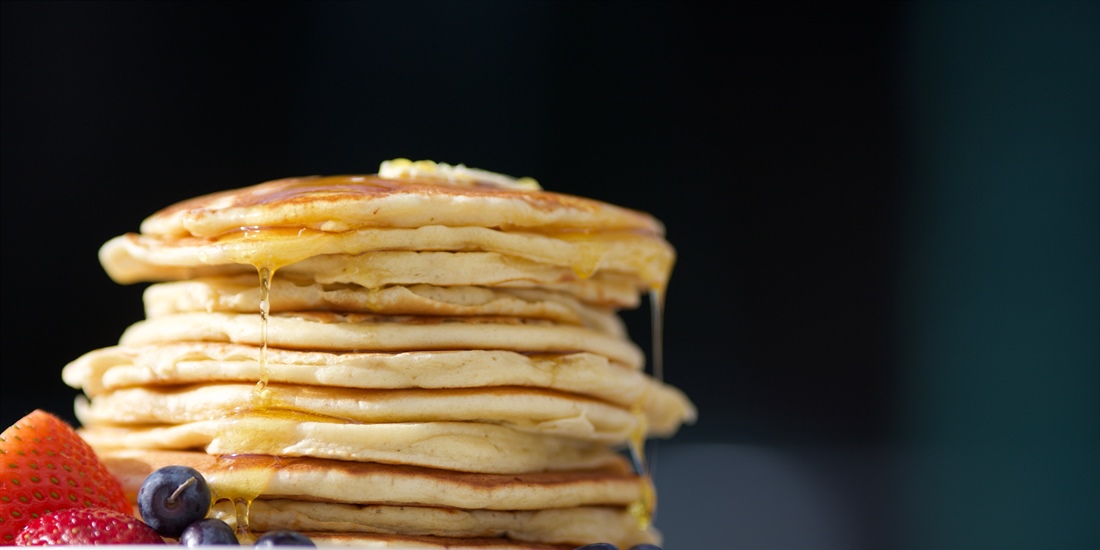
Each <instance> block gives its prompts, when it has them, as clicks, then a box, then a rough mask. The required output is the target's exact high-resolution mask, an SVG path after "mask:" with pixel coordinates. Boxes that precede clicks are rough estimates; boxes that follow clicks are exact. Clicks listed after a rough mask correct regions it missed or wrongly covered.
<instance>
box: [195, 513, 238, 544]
mask: <svg viewBox="0 0 1100 550" xmlns="http://www.w3.org/2000/svg"><path fill="white" fill-rule="evenodd" d="M180 544H182V545H183V546H187V547H195V546H215V545H230V546H238V545H240V544H241V543H240V541H238V540H237V533H234V532H233V528H232V527H230V526H229V524H228V523H226V522H224V521H222V520H220V519H215V518H206V519H200V520H199V521H196V522H195V523H192V524H191V525H188V526H187V529H184V530H183V534H182V535H180Z"/></svg>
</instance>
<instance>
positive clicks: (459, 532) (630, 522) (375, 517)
mask: <svg viewBox="0 0 1100 550" xmlns="http://www.w3.org/2000/svg"><path fill="white" fill-rule="evenodd" d="M235 516H236V514H234V513H223V514H222V519H224V520H227V522H228V521H233V520H235ZM248 526H249V529H252V530H256V531H261V532H262V531H269V530H274V529H286V528H289V529H294V530H297V531H313V532H337V533H364V534H367V533H369V534H385V535H397V534H400V535H406V536H437V537H450V538H462V539H466V540H468V539H470V538H471V537H477V538H486V537H501V538H506V539H509V540H514V541H528V542H542V543H555V544H570V545H572V546H573V547H576V546H581V545H584V544H587V541H593V540H600V541H609V542H610V541H614V543H616V544H617V545H618V546H619V547H621V548H628V547H630V546H633V545H635V544H640V543H643V542H648V543H656V542H657V537H656V536H655V533H654V532H652V531H641V530H639V529H638V520H637V518H635V517H634V516H633V515H631V514H630V512H628V511H627V510H626V509H624V508H622V507H611V506H577V507H572V508H552V509H546V510H522V511H500V510H463V509H456V508H437V507H428V506H392V505H354V504H341V503H328V502H325V503H319V502H308V501H300V500H288V499H271V500H268V499H257V500H256V501H254V502H253V503H252V507H251V508H250V510H249V523H248Z"/></svg>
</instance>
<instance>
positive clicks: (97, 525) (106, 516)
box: [15, 508, 164, 546]
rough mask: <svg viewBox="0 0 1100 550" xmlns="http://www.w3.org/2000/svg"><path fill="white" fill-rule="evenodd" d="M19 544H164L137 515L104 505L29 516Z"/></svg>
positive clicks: (17, 541) (18, 540) (19, 538)
mask: <svg viewBox="0 0 1100 550" xmlns="http://www.w3.org/2000/svg"><path fill="white" fill-rule="evenodd" d="M15 543H16V544H17V545H19V546H52V545H56V544H65V545H73V544H79V545H85V546H91V545H96V544H164V539H162V538H160V535H158V534H157V532H156V531H154V530H153V528H152V527H149V526H148V525H145V523H143V522H142V521H141V520H140V519H138V518H136V517H134V516H132V515H130V514H124V513H122V512H116V511H114V510H110V509H108V508H67V509H65V510H61V511H60V512H54V513H52V514H46V515H44V516H41V517H38V518H35V519H32V520H31V521H30V522H28V523H27V524H26V525H24V526H23V530H22V531H20V532H19V535H18V536H17V537H16V538H15Z"/></svg>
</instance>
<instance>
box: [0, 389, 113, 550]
mask: <svg viewBox="0 0 1100 550" xmlns="http://www.w3.org/2000/svg"><path fill="white" fill-rule="evenodd" d="M93 507H95V508H107V509H110V510H115V511H118V512H123V513H126V514H131V513H132V512H133V507H132V505H131V504H130V501H129V500H128V499H127V498H126V495H125V493H124V492H123V490H122V484H121V483H119V481H118V479H116V478H115V477H114V476H113V475H111V473H110V472H109V471H107V468H106V466H104V465H103V463H102V462H100V461H99V458H98V457H96V455H95V452H94V451H93V450H92V448H91V447H89V446H88V444H87V443H85V442H84V440H83V439H81V438H80V436H79V435H78V434H77V433H76V431H75V430H73V428H72V426H69V425H68V424H67V423H66V422H65V421H64V420H61V419H60V418H58V417H56V416H54V415H52V414H50V413H47V412H44V411H41V410H36V411H34V412H32V413H30V414H28V415H27V416H25V417H23V418H22V419H21V420H19V421H18V422H16V423H15V424H13V425H12V426H11V427H9V428H8V429H6V430H4V433H3V434H0V545H2V544H14V542H15V537H16V535H18V534H19V531H20V530H21V529H22V528H23V526H24V525H26V524H27V523H28V522H30V521H31V520H34V519H35V518H38V517H42V516H45V515H46V514H49V513H51V512H56V511H58V510H64V509H68V508H93Z"/></svg>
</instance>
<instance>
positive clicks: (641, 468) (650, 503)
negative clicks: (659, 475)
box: [627, 288, 665, 531]
mask: <svg viewBox="0 0 1100 550" xmlns="http://www.w3.org/2000/svg"><path fill="white" fill-rule="evenodd" d="M664 297H665V295H664V292H663V291H662V290H661V289H658V288H652V289H650V291H649V311H650V316H649V318H650V322H651V324H652V334H651V341H652V352H651V353H652V357H651V364H652V365H653V367H652V374H653V377H654V378H656V379H657V380H660V381H664ZM631 412H633V413H634V417H635V418H636V419H637V423H636V425H637V427H636V428H635V430H634V431H633V432H632V433H631V434H630V440H629V446H630V458H631V460H632V461H633V463H634V472H635V473H637V474H638V475H639V476H641V481H642V494H641V495H640V496H639V498H638V500H637V501H635V502H633V503H631V504H630V506H629V507H628V508H627V510H628V511H629V512H630V514H631V515H633V516H634V517H635V518H636V519H637V520H638V529H640V530H643V531H644V530H646V529H648V528H649V526H650V525H652V523H653V517H654V515H655V514H656V512H657V491H656V488H655V486H654V483H653V476H654V469H655V466H656V464H655V462H656V460H655V459H656V455H654V454H651V455H650V457H649V458H650V459H649V460H648V461H647V460H646V444H647V441H646V432H647V431H648V426H647V424H648V423H647V420H646V416H645V410H644V409H643V408H642V406H641V405H640V404H638V405H635V406H634V407H633V408H632V409H631Z"/></svg>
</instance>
